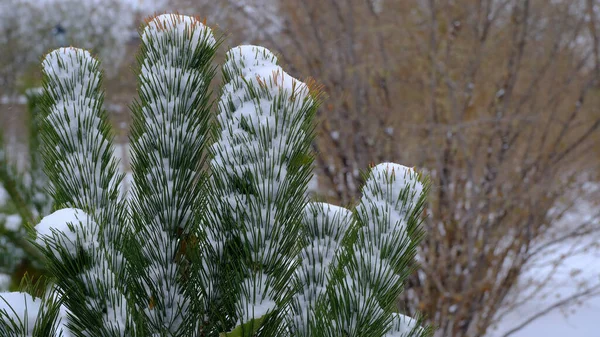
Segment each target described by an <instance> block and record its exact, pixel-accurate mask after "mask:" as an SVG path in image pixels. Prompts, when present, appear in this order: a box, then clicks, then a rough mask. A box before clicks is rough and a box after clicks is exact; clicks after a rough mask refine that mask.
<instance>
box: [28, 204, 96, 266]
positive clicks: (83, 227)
mask: <svg viewBox="0 0 600 337" xmlns="http://www.w3.org/2000/svg"><path fill="white" fill-rule="evenodd" d="M35 230H36V233H37V238H36V240H35V241H36V243H38V244H39V245H40V246H42V247H46V249H48V250H49V251H52V252H53V254H54V255H55V256H56V257H57V258H59V259H60V255H61V252H68V253H69V255H70V256H72V257H75V256H76V255H77V251H78V249H79V248H82V249H83V250H85V251H88V250H90V249H92V248H95V247H97V245H98V225H97V224H96V223H95V222H94V221H92V219H90V217H89V216H88V215H87V214H86V213H85V212H84V211H82V210H80V209H77V208H64V209H60V210H58V211H56V212H54V213H52V214H50V215H48V216H46V217H44V218H43V219H42V221H40V223H39V224H37V225H36V226H35Z"/></svg>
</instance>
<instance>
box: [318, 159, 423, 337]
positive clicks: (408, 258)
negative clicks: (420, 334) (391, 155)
mask: <svg viewBox="0 0 600 337" xmlns="http://www.w3.org/2000/svg"><path fill="white" fill-rule="evenodd" d="M424 192H425V190H424V186H423V183H422V182H421V181H420V180H419V176H418V174H417V173H416V172H415V171H414V170H412V169H410V168H407V167H405V166H402V165H398V164H392V163H383V164H379V165H377V166H375V167H374V168H372V169H371V172H370V173H369V177H368V179H367V181H366V184H365V186H364V187H363V196H362V198H361V202H360V204H359V205H358V207H357V209H356V217H355V219H356V224H357V226H356V228H355V230H356V233H355V235H356V240H355V242H354V243H353V244H352V245H351V246H348V247H347V249H346V251H345V252H344V254H342V256H340V257H339V258H340V259H342V260H343V262H342V263H341V265H342V267H341V271H342V273H341V274H340V276H339V277H340V279H338V280H336V281H335V282H333V286H332V287H331V288H330V294H329V299H330V306H329V307H328V308H327V307H326V310H323V312H321V313H320V317H327V319H326V320H324V321H322V322H321V324H322V325H324V329H330V331H331V332H330V333H331V335H336V336H339V335H349V336H382V335H384V334H385V333H388V332H389V331H390V329H391V328H392V327H397V328H398V329H400V328H401V327H402V325H401V324H400V323H397V324H395V325H392V321H393V319H394V317H396V316H394V314H393V311H394V306H395V301H396V299H397V298H398V296H399V295H400V293H401V292H402V287H403V282H404V280H405V279H406V277H407V276H408V275H409V274H410V272H411V271H412V268H411V263H412V259H413V257H414V254H415V251H416V246H415V243H414V242H412V241H411V237H413V238H416V239H417V240H419V239H420V237H421V236H422V233H421V230H420V228H419V224H420V215H421V212H422V209H423V201H424ZM344 255H345V256H344ZM327 310H329V311H327ZM328 313H329V315H327V314H328ZM329 319H331V320H333V321H335V324H331V322H330V321H328V320H329ZM404 332H406V333H409V332H410V331H400V332H399V333H404Z"/></svg>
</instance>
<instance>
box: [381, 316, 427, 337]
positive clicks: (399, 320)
mask: <svg viewBox="0 0 600 337" xmlns="http://www.w3.org/2000/svg"><path fill="white" fill-rule="evenodd" d="M422 331H423V328H422V327H420V326H419V325H418V322H417V320H415V319H414V318H411V317H408V316H405V315H402V314H398V313H394V314H393V318H392V328H391V329H390V331H389V332H388V333H387V334H386V335H385V336H384V337H405V336H412V335H411V333H413V332H417V335H418V334H419V333H421V332H422Z"/></svg>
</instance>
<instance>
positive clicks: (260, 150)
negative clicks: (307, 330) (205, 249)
mask: <svg viewBox="0 0 600 337" xmlns="http://www.w3.org/2000/svg"><path fill="white" fill-rule="evenodd" d="M223 78H224V80H225V83H226V84H225V85H224V86H223V89H222V95H221V98H220V100H219V112H220V113H219V115H218V117H217V119H218V123H219V129H218V131H217V141H216V143H215V144H214V145H213V146H212V148H211V150H212V154H213V158H212V160H211V172H212V179H211V181H210V187H209V193H208V197H209V202H208V204H209V207H212V209H211V210H210V211H209V212H208V214H207V218H208V219H207V220H206V231H207V232H208V234H207V235H208V237H209V239H210V240H211V241H212V244H213V247H214V248H215V249H214V252H216V253H217V255H220V256H215V257H214V260H217V261H218V260H221V261H223V263H224V265H226V267H225V268H222V270H221V271H220V274H219V275H218V276H215V277H218V279H221V280H226V281H225V282H219V283H218V284H216V286H217V287H222V288H221V289H220V290H219V293H220V295H221V300H222V301H223V303H224V306H225V308H226V314H227V315H228V317H230V320H229V322H227V323H228V324H229V325H228V326H226V327H225V328H231V327H232V325H233V326H237V329H238V331H239V333H241V334H242V335H246V334H248V333H253V331H254V330H256V329H258V328H259V327H260V328H261V329H260V333H259V335H260V336H271V335H273V334H274V333H275V332H276V331H282V327H281V321H282V320H283V315H282V308H285V307H286V306H287V305H288V302H289V301H290V295H291V292H290V289H289V287H288V286H287V284H286V283H287V282H288V281H289V280H290V279H291V277H292V275H293V272H294V269H295V267H294V265H295V259H296V256H297V254H298V253H299V245H298V244H297V237H298V234H299V229H300V222H301V217H302V212H303V210H304V207H305V204H306V201H307V200H306V197H305V192H306V186H307V183H308V180H309V179H310V173H311V162H312V157H311V154H310V144H311V141H312V139H313V126H312V116H313V114H314V110H315V108H316V103H317V102H316V100H315V99H314V98H313V97H312V96H311V93H310V92H309V88H308V87H307V86H306V85H305V84H304V83H302V82H300V81H298V80H296V79H294V78H292V77H291V76H289V75H288V74H287V73H285V72H284V71H283V70H282V69H281V67H279V66H278V65H277V58H276V57H275V56H274V55H273V54H272V53H271V52H270V51H268V50H267V49H265V48H263V47H258V46H239V47H235V48H233V49H231V50H230V51H229V52H228V53H227V56H226V62H225V65H224V66H223ZM223 286H225V287H223Z"/></svg>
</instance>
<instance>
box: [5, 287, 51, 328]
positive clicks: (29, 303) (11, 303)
mask: <svg viewBox="0 0 600 337" xmlns="http://www.w3.org/2000/svg"><path fill="white" fill-rule="evenodd" d="M40 305H41V300H40V299H34V298H33V297H31V295H29V294H27V293H22V292H8V293H0V311H2V312H4V314H5V315H7V316H8V318H9V319H10V320H13V321H15V322H18V323H21V324H22V325H23V327H24V328H25V333H26V334H27V335H29V336H31V335H32V333H33V327H34V325H35V322H36V320H37V316H38V313H39V311H40Z"/></svg>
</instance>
